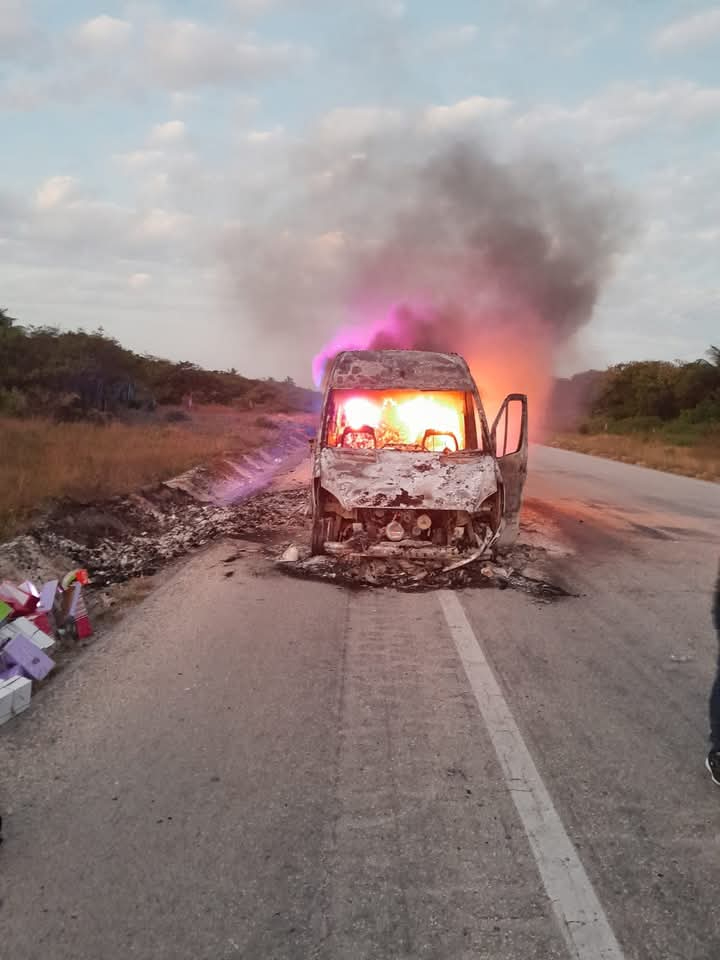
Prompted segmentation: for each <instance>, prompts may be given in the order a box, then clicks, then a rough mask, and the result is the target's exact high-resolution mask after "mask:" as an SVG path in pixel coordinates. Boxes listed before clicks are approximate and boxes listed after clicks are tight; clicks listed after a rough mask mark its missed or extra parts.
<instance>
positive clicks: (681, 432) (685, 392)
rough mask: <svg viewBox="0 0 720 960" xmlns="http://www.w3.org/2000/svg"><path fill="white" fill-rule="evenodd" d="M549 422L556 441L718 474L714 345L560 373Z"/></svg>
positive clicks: (719, 354)
mask: <svg viewBox="0 0 720 960" xmlns="http://www.w3.org/2000/svg"><path fill="white" fill-rule="evenodd" d="M550 424H551V425H552V427H553V434H552V439H551V443H552V444H553V445H555V446H560V447H564V448H566V449H570V450H576V451H579V452H582V453H590V454H594V455H596V456H604V457H610V458H612V459H616V460H622V461H624V462H626V463H637V464H642V465H644V466H648V467H653V468H655V469H659V470H667V471H669V472H672V473H682V474H686V475H688V476H694V477H700V478H702V479H706V480H720V348H718V347H711V348H710V349H709V350H708V354H707V358H703V359H699V360H694V361H690V362H686V363H681V362H676V363H667V362H661V361H644V362H636V363H624V364H619V365H618V366H615V367H611V368H610V369H609V370H606V371H588V372H586V373H583V374H578V375H577V376H576V377H573V378H572V379H570V380H560V381H558V382H557V384H556V388H555V393H554V397H553V402H552V407H551V412H550Z"/></svg>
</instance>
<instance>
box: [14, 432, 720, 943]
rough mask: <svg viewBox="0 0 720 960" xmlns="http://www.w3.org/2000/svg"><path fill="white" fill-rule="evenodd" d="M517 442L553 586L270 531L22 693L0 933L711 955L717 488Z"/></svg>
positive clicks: (210, 560)
mask: <svg viewBox="0 0 720 960" xmlns="http://www.w3.org/2000/svg"><path fill="white" fill-rule="evenodd" d="M533 458H534V462H533V464H532V469H531V479H530V485H529V490H528V501H527V511H526V523H525V531H524V538H525V543H526V550H527V551H530V552H528V553H527V556H526V561H527V562H526V568H525V571H524V573H525V575H526V576H528V577H532V578H534V579H543V578H544V579H547V581H548V582H551V583H561V584H562V585H564V586H565V587H566V588H567V590H568V592H570V593H572V594H573V596H570V597H567V598H566V599H563V600H562V601H561V602H558V603H548V604H540V605H539V604H538V603H537V602H536V598H534V597H532V596H528V595H526V594H525V593H523V592H522V591H516V590H505V591H500V590H472V589H467V590H462V591H459V592H455V593H448V592H443V591H440V592H436V591H425V592H422V593H408V592H400V591H395V590H362V591H357V590H348V589H346V588H344V587H343V586H339V585H338V584H337V583H325V582H315V581H310V580H300V579H295V578H290V577H286V576H283V575H282V574H281V573H280V572H279V570H278V568H277V565H276V563H275V557H276V555H277V552H278V550H281V549H282V547H283V545H286V544H287V542H289V541H290V540H291V539H294V537H295V535H296V533H295V531H293V532H291V533H287V532H286V531H285V530H283V529H280V530H279V531H277V541H276V542H274V543H273V544H272V549H270V548H269V547H268V545H267V544H266V543H265V542H264V541H262V542H259V541H257V540H255V541H253V540H247V541H245V542H243V543H242V544H239V543H238V542H237V541H236V540H234V541H232V542H226V543H220V544H218V545H217V546H214V547H211V548H209V549H208V550H206V551H205V552H202V553H200V554H199V555H197V556H196V557H194V558H193V559H192V560H191V561H189V562H188V563H186V564H185V565H184V566H182V567H181V568H179V569H178V570H176V571H175V573H174V574H173V575H172V576H171V577H170V579H169V580H168V581H167V582H166V583H165V584H164V585H163V586H162V587H161V588H160V589H158V590H157V591H156V592H155V593H154V594H152V595H151V596H150V597H148V598H147V599H146V600H145V601H144V602H143V603H142V604H141V605H140V606H139V607H137V608H136V609H135V611H134V612H133V613H132V614H131V615H130V616H129V617H128V618H127V619H126V620H125V621H124V622H123V623H122V624H121V625H120V626H118V627H117V628H116V629H115V630H114V631H112V632H111V633H109V634H108V635H106V636H105V637H103V638H102V639H101V640H99V641H98V643H97V644H96V645H95V646H94V647H92V648H90V649H89V650H88V651H87V652H86V653H85V654H84V655H83V656H82V657H81V658H80V659H78V660H77V661H76V662H75V664H74V665H73V667H72V669H68V670H66V671H64V672H63V673H62V674H61V675H60V676H59V677H57V679H56V680H55V681H54V682H53V683H52V684H51V685H49V686H48V688H47V689H46V690H44V691H40V692H39V694H38V695H37V696H36V697H35V698H34V703H33V707H32V708H31V710H30V712H29V713H28V714H26V715H25V716H24V717H23V718H22V719H21V721H18V722H16V723H14V724H13V725H9V726H6V727H5V728H3V730H2V731H1V732H0V749H1V750H2V757H3V763H2V767H3V770H2V773H3V775H2V783H1V785H0V807H2V813H3V816H4V825H5V835H6V842H5V844H4V845H3V848H2V853H1V854H0V856H1V858H2V864H1V868H2V869H1V879H0V884H1V885H2V889H0V928H1V929H2V931H3V933H2V943H3V954H5V953H7V955H8V956H12V957H15V958H18V960H36V958H38V960H39V958H43V960H46V958H52V960H85V958H87V960H98V958H103V960H106V958H107V960H115V958H118V960H119V958H123V960H124V958H126V957H137V958H142V960H145V958H147V960H165V958H167V960H201V958H202V960H204V958H207V960H225V958H228V960H230V958H235V957H242V958H247V960H257V958H273V960H281V958H298V960H299V958H310V957H313V958H327V960H345V958H347V960H350V958H353V960H355V958H363V960H365V958H367V960H384V958H388V960H390V958H393V960H395V958H424V957H426V958H432V960H437V958H453V960H457V958H468V960H469V958H493V960H510V958H523V960H526V958H543V960H546V958H566V957H571V956H575V957H581V958H582V960H600V958H603V960H606V958H615V957H618V956H624V957H626V958H634V960H638V958H642V960H659V958H667V960H676V958H680V957H682V958H691V960H711V958H712V960H716V958H717V957H718V956H720V920H719V919H718V913H717V909H716V892H717V863H718V855H719V854H720V840H719V836H720V835H719V834H718V830H717V824H718V822H719V821H718V817H720V792H716V791H714V789H713V788H712V786H711V785H710V783H709V780H708V779H707V778H706V775H705V774H704V771H703V767H702V761H703V751H704V747H705V734H706V719H705V703H706V694H707V688H708V684H709V680H710V677H711V672H712V667H713V661H714V657H715V655H716V648H715V640H714V637H713V634H712V631H711V625H710V617H709V611H710V596H711V587H712V581H713V576H714V573H715V571H716V564H717V543H718V534H720V497H718V488H717V487H716V486H714V485H711V484H703V483H702V482H699V481H693V480H687V479H683V478H679V477H670V476H664V475H661V474H654V473H651V472H650V471H646V470H642V469H639V468H634V467H627V466H624V465H622V464H616V463H609V462H606V461H598V460H592V459H590V458H586V457H582V456H579V455H575V454H568V453H564V452H562V451H555V450H553V451H550V450H536V451H534V453H533ZM296 479H297V483H298V485H297V486H295V487H294V488H293V485H292V478H291V480H290V481H288V480H287V479H286V480H284V481H283V482H282V483H281V484H279V487H283V486H285V487H287V486H288V485H289V493H287V492H283V493H282V496H283V497H287V496H288V495H290V496H291V499H292V497H293V496H297V497H298V503H300V499H299V498H300V495H301V489H302V477H301V475H300V474H298V476H297V478H296ZM279 494H280V491H279V489H277V487H276V489H275V490H271V491H269V493H268V496H269V497H272V496H276V495H279ZM303 523H304V520H303V518H302V516H301V515H299V516H298V524H299V527H298V529H301V528H302V524H303ZM531 551H535V552H534V553H532V555H531ZM230 558H233V559H232V560H231V559H230ZM528 568H529V571H528ZM229 572H232V573H233V576H232V577H228V576H226V574H227V573H229ZM449 598H451V600H452V602H451V600H450V599H449ZM454 604H456V605H454ZM493 683H494V684H495V686H493ZM543 791H544V792H543ZM528 798H530V800H532V802H529V800H528ZM533 798H534V799H533ZM538 798H539V799H538ZM536 801H537V803H536ZM538 817H539V818H540V820H538ZM538 824H539V826H538ZM573 857H576V858H577V864H575V861H574V860H572V858H573ZM571 861H572V863H571V866H572V865H573V864H575V866H573V869H572V870H570V869H569V867H568V863H569V862H571ZM577 865H579V867H578V866H577ZM593 898H594V899H593ZM588 904H590V907H589V908H588V907H587V905H588ZM583 905H584V906H583ZM585 908H587V909H585ZM596 908H597V909H596ZM583 910H585V912H583Z"/></svg>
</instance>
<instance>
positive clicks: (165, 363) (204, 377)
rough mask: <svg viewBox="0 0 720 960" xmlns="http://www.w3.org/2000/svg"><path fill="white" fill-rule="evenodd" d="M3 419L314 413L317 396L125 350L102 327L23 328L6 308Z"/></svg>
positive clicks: (0, 384) (0, 386) (1, 359)
mask: <svg viewBox="0 0 720 960" xmlns="http://www.w3.org/2000/svg"><path fill="white" fill-rule="evenodd" d="M0 371H1V372H0V414H6V415H17V416H23V415H53V416H55V417H57V418H59V419H73V418H75V417H78V418H79V417H82V416H84V415H87V414H90V413H94V412H95V413H97V412H100V413H104V414H108V415H114V414H118V413H120V412H122V411H123V410H128V409H153V408H155V407H156V406H157V405H171V404H182V403H187V402H189V401H190V400H192V402H193V403H219V404H235V405H238V406H241V407H246V408H251V407H271V408H273V409H276V410H283V409H284V410H310V409H312V407H313V403H314V394H313V393H312V392H311V391H310V390H305V389H303V388H301V387H298V386H296V385H295V383H294V382H293V381H292V380H291V379H290V378H287V379H286V380H282V381H278V380H273V379H264V380H256V379H252V378H249V377H244V376H242V375H241V374H239V373H238V372H237V370H235V369H230V370H204V369H203V368H201V367H199V366H198V365H197V364H194V363H188V362H180V363H173V362H172V361H170V360H164V359H162V358H160V357H154V356H151V355H149V354H138V353H134V352H133V351H132V350H127V349H125V348H124V347H122V346H121V345H120V344H119V343H118V341H117V340H115V339H114V338H113V337H110V336H108V335H107V334H106V333H105V332H104V331H103V330H102V328H100V329H98V330H96V331H94V332H91V333H88V332H86V331H84V330H71V331H61V330H59V329H57V328H55V327H49V326H43V327H32V326H23V325H22V324H20V323H19V322H18V321H17V320H16V319H15V318H14V317H12V316H10V314H9V313H8V311H7V310H6V309H2V308H0Z"/></svg>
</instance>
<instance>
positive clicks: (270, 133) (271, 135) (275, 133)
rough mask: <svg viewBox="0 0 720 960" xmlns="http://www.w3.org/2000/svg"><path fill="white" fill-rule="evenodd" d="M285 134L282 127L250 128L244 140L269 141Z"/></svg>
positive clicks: (278, 138) (252, 141)
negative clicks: (270, 128)
mask: <svg viewBox="0 0 720 960" xmlns="http://www.w3.org/2000/svg"><path fill="white" fill-rule="evenodd" d="M284 134H285V129H284V127H281V126H277V127H273V128H272V130H251V131H250V132H249V133H248V134H247V136H246V138H245V139H246V140H247V142H248V143H270V142H272V141H274V140H280V139H281V138H282V137H283V136H284Z"/></svg>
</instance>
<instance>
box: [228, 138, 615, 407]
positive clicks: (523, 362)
mask: <svg viewBox="0 0 720 960" xmlns="http://www.w3.org/2000/svg"><path fill="white" fill-rule="evenodd" d="M318 153H319V154H321V151H320V148H318ZM321 159H322V161H323V162H325V163H328V166H329V169H328V170H326V171H325V172H324V174H323V175H322V176H313V175H311V174H310V173H309V172H308V171H309V170H315V171H316V170H317V169H318V156H313V157H311V158H308V156H307V154H305V155H303V156H301V157H299V158H296V160H297V161H301V162H302V163H303V164H304V165H305V167H304V169H303V173H304V182H305V183H306V184H307V187H306V189H304V190H303V192H302V194H301V195H299V196H298V195H295V196H292V195H290V193H289V192H288V193H287V195H286V196H285V197H275V198H273V202H272V204H271V205H269V208H268V210H267V211H266V219H265V222H264V224H263V226H262V227H255V228H254V229H253V230H247V231H240V232H239V233H238V235H236V236H235V237H234V238H232V240H231V242H230V246H229V248H228V249H229V258H230V263H231V266H232V269H233V272H234V277H235V281H236V283H237V290H238V293H239V295H240V297H241V298H242V300H243V302H244V305H245V306H246V308H247V310H248V312H249V315H250V316H251V317H252V318H253V322H255V323H256V324H258V326H259V327H260V328H262V329H263V330H265V331H267V333H268V335H270V334H274V335H280V336H282V337H285V338H288V339H290V340H291V341H292V342H293V343H295V344H296V345H297V349H298V350H300V351H302V352H304V353H305V354H306V355H307V350H308V346H310V348H311V349H312V350H313V352H317V351H322V350H323V349H324V350H325V352H326V354H330V353H332V352H333V350H335V349H337V348H338V347H342V346H344V345H357V346H376V347H382V346H399V347H406V348H409V347H417V348H428V349H448V350H455V351H457V352H460V353H464V354H465V355H466V356H468V359H469V360H470V361H471V364H472V365H473V368H474V370H475V371H476V374H478V375H479V377H480V379H481V380H483V381H484V382H487V383H488V384H490V383H491V382H492V383H493V384H496V383H497V382H498V381H500V380H501V381H503V383H502V386H503V387H504V382H505V380H507V383H508V388H509V389H519V390H522V389H526V390H535V392H538V391H539V386H538V385H539V383H540V378H539V377H538V375H537V374H538V370H539V368H542V378H544V379H547V377H548V376H549V375H550V374H551V373H552V365H553V358H554V355H555V352H556V350H557V348H558V347H559V346H561V345H563V344H564V343H566V342H567V341H568V340H570V339H571V338H572V337H573V335H574V334H575V333H576V332H577V331H578V330H579V329H580V328H581V327H583V326H584V325H585V324H587V323H588V321H589V320H590V318H591V316H592V312H593V308H594V306H595V303H596V301H597V298H598V294H599V292H600V289H601V287H602V284H603V282H604V281H605V279H606V278H607V276H608V273H609V271H610V269H611V267H612V263H613V258H614V255H615V253H616V252H617V251H618V250H619V248H620V246H621V243H622V241H623V239H624V237H625V236H626V234H627V230H628V220H627V216H626V214H625V212H624V211H625V202H624V200H623V198H621V197H620V196H619V195H618V194H617V192H616V191H615V190H614V189H613V188H612V187H611V186H609V185H608V184H607V183H606V182H605V181H604V180H601V179H597V180H595V181H591V180H590V179H589V178H587V177H584V176H583V175H581V174H580V173H575V172H573V171H569V170H567V169H564V168H563V167H562V166H560V165H559V164H557V163H553V162H550V161H543V160H532V159H528V158H523V159H520V160H515V161H512V162H502V161H500V160H499V159H497V158H495V157H493V156H492V155H491V153H490V152H489V150H488V149H486V148H485V147H484V146H483V145H481V144H478V143H476V142H474V143H469V142H467V143H454V144H450V145H448V144H446V143H445V144H440V145H437V144H436V145H435V146H433V145H432V142H431V144H430V146H428V142H427V140H421V139H420V138H419V137H417V136H405V137H403V138H401V137H399V136H393V137H385V138H383V139H376V140H374V141H372V142H370V143H366V144H365V148H364V152H363V153H361V154H356V155H354V156H351V157H341V158H340V159H338V152H337V151H335V152H334V154H333V155H332V156H331V157H330V158H328V157H327V156H322V157H321ZM331 161H332V165H330V163H331ZM320 166H322V164H320ZM383 318H387V321H385V320H384V319H383ZM348 325H351V326H354V327H359V328H360V332H359V333H358V335H357V336H356V337H355V341H354V342H350V341H352V337H350V340H348V337H347V336H345V335H343V334H342V333H341V334H340V335H339V336H338V331H341V329H342V328H346V327H347V326H348ZM363 330H364V331H365V333H364V338H363V333H362V331H363ZM360 341H363V342H360ZM500 367H504V368H507V375H505V374H504V373H503V374H502V375H500V374H499V373H498V371H499V369H500ZM488 390H489V391H490V392H492V391H493V390H494V386H489V387H488Z"/></svg>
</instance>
